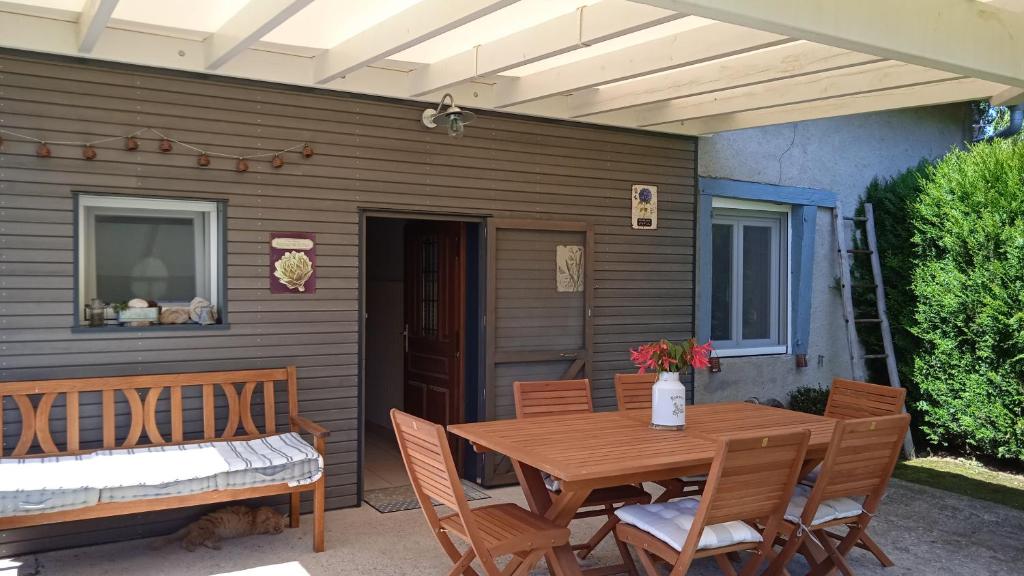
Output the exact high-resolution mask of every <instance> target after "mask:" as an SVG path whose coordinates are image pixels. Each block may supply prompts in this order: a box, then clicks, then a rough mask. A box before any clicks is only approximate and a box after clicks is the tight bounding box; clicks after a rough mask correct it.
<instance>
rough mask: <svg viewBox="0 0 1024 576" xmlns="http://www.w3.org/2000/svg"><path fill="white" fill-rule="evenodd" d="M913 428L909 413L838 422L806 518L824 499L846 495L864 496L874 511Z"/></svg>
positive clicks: (866, 503) (869, 510)
mask: <svg viewBox="0 0 1024 576" xmlns="http://www.w3.org/2000/svg"><path fill="white" fill-rule="evenodd" d="M909 429H910V415H909V414H893V415H891V416H876V417H872V418H858V419H854V420H841V421H839V422H838V423H836V428H835V432H834V433H833V435H832V444H831V445H830V446H829V449H828V453H826V455H825V461H824V462H823V463H822V465H821V472H819V473H818V478H817V480H815V482H814V488H813V490H812V491H811V494H810V496H808V502H807V509H805V510H804V515H805V519H804V520H805V522H809V521H810V519H811V518H813V517H814V511H815V510H817V507H818V504H820V503H821V502H822V501H824V500H829V499H832V498H838V497H842V496H845V497H849V498H855V497H860V496H864V497H865V498H866V499H865V501H864V508H865V510H867V511H868V512H870V513H874V511H875V508H876V507H877V505H878V502H879V501H880V500H881V499H882V496H883V495H884V494H885V488H886V487H887V486H888V485H889V478H890V477H891V476H892V471H893V469H894V468H895V467H896V462H897V461H898V460H899V457H900V451H901V450H902V447H903V438H904V436H906V434H907V431H908V430H909Z"/></svg>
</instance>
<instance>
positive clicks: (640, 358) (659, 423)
mask: <svg viewBox="0 0 1024 576" xmlns="http://www.w3.org/2000/svg"><path fill="white" fill-rule="evenodd" d="M711 350H712V347H711V342H706V343H704V344H697V340H696V338H690V339H688V340H683V341H682V342H670V341H668V340H665V339H662V340H660V341H658V342H651V343H648V344H644V345H642V346H640V347H638V348H634V349H631V350H630V359H631V360H632V361H633V364H635V365H636V366H637V368H638V369H639V371H640V373H641V374H644V373H647V372H658V381H657V382H655V383H654V386H653V388H652V389H651V428H655V429H660V430H682V429H683V428H685V426H686V386H684V385H683V383H682V381H680V379H679V374H680V373H681V372H682V373H687V372H689V371H690V370H691V369H697V368H707V367H709V366H710V365H711V363H710V360H709V358H710V356H711Z"/></svg>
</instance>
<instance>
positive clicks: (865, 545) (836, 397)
mask: <svg viewBox="0 0 1024 576" xmlns="http://www.w3.org/2000/svg"><path fill="white" fill-rule="evenodd" d="M906 398H907V389H906V388H894V387H892V386H882V385H879V384H870V383H868V382H859V381H857V380H844V379H842V378H835V379H833V380H832V388H831V390H830V391H829V394H828V403H827V404H826V405H825V416H827V417H829V418H835V419H837V420H849V419H855V418H868V417H871V416H891V415H893V414H902V413H903V405H904V402H905V401H906ZM820 473H821V468H820V467H818V468H815V469H814V471H813V472H811V475H810V476H808V477H807V478H804V479H803V480H802V481H801V482H802V483H804V484H807V485H809V486H813V485H814V481H815V479H816V478H817V476H818V474H820ZM828 534H829V536H831V537H832V538H834V539H836V540H841V539H842V535H840V534H837V533H835V532H832V531H829V532H828ZM857 547H858V548H862V549H864V550H867V551H868V552H871V554H872V555H873V556H874V557H875V558H877V559H878V562H879V563H881V564H882V566H885V567H886V568H889V567H891V566H895V563H894V562H893V561H892V559H891V558H889V556H888V554H886V553H885V551H884V550H882V547H881V546H879V545H878V543H876V542H875V541H874V539H872V538H871V536H870V535H869V534H868V533H867V532H865V533H864V534H863V535H862V536H861V539H860V541H859V542H857Z"/></svg>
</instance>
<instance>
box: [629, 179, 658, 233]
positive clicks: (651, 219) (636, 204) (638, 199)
mask: <svg viewBox="0 0 1024 576" xmlns="http://www.w3.org/2000/svg"><path fill="white" fill-rule="evenodd" d="M631 220H632V223H633V228H634V229H636V230H656V229H657V228H658V187H657V186H650V185H648V184H634V185H633V217H632V219H631Z"/></svg>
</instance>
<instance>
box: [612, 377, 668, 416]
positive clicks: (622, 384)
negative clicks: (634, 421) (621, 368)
mask: <svg viewBox="0 0 1024 576" xmlns="http://www.w3.org/2000/svg"><path fill="white" fill-rule="evenodd" d="M657 380H658V374H657V373H655V372H649V373H647V374H616V375H615V401H616V402H617V403H618V405H619V410H644V409H648V408H650V407H651V403H652V402H651V387H652V386H654V383H655V382H656V381H657Z"/></svg>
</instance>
